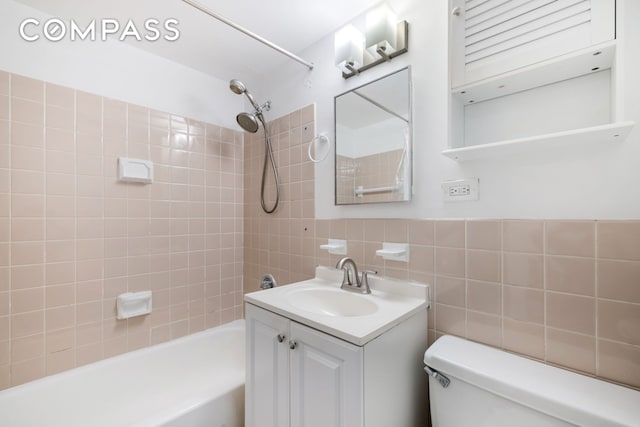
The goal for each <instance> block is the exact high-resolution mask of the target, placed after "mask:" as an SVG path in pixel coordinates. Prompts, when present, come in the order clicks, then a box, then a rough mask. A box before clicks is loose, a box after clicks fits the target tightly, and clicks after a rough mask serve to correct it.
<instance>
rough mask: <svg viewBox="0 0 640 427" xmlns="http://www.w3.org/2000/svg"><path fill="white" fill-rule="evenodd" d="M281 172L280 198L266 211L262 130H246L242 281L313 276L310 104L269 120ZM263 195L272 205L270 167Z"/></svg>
mask: <svg viewBox="0 0 640 427" xmlns="http://www.w3.org/2000/svg"><path fill="white" fill-rule="evenodd" d="M268 128H269V133H270V135H271V141H272V144H273V149H274V155H275V159H276V164H277V167H278V173H279V178H280V204H279V206H278V208H277V210H276V211H275V212H274V213H273V214H271V215H267V214H266V213H264V212H263V211H262V208H261V207H260V188H261V181H262V169H263V162H264V153H265V151H264V146H265V143H264V133H263V129H262V127H261V128H260V131H259V132H258V133H255V134H252V135H251V134H246V135H245V152H244V158H245V182H244V185H245V186H244V201H245V217H244V231H245V235H244V239H245V240H244V246H245V252H244V261H245V263H244V286H245V289H246V290H247V291H251V290H256V289H258V285H259V282H260V277H261V276H262V275H263V274H265V273H271V274H273V275H274V276H275V277H276V280H277V281H279V282H281V283H292V282H295V281H298V280H302V279H304V278H306V277H309V276H310V275H311V276H313V272H314V268H315V265H316V264H315V258H314V256H315V230H314V226H315V220H314V217H315V190H314V166H313V162H311V160H309V158H308V156H307V150H308V144H309V142H310V141H311V140H312V139H313V136H314V135H315V110H314V106H313V105H309V106H307V107H305V108H302V109H300V110H297V111H294V112H292V113H290V114H288V115H286V116H283V117H280V118H278V119H276V120H274V121H272V122H270V123H268ZM267 184H268V185H267V186H266V191H265V196H266V197H265V199H266V204H267V208H271V207H272V206H273V201H274V185H273V175H272V171H271V169H268V170H267Z"/></svg>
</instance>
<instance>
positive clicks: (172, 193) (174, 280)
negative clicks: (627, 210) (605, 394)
mask: <svg viewBox="0 0 640 427" xmlns="http://www.w3.org/2000/svg"><path fill="white" fill-rule="evenodd" d="M269 129H270V132H271V135H272V136H271V138H272V142H273V146H274V151H275V155H276V161H277V164H278V170H279V173H280V179H281V186H280V188H281V202H280V206H279V207H278V209H277V211H276V213H275V214H273V215H267V214H265V213H263V212H262V210H261V208H260V203H259V199H260V180H261V177H262V165H263V155H264V151H263V147H264V134H263V133H262V131H260V132H258V133H257V134H254V135H249V134H246V135H244V136H243V135H242V134H240V133H237V132H234V131H231V130H229V129H222V128H219V127H216V126H213V125H209V124H203V123H198V122H195V121H191V120H188V119H186V118H183V117H178V116H173V115H169V114H166V113H162V112H158V111H153V110H148V109H145V108H142V107H139V106H135V105H131V104H126V103H122V102H119V101H115V100H111V99H107V98H102V97H98V96H95V95H91V94H87V93H83V92H79V91H75V90H72V89H68V88H63V87H59V86H55V85H51V84H47V83H43V82H40V81H35V80H31V79H27V78H24V77H21V76H17V75H10V74H8V73H0V388H6V387H8V386H11V385H16V384H20V383H23V382H26V381H29V380H31V379H35V378H38V377H42V376H44V375H47V374H52V373H56V372H60V371H63V370H66V369H69V368H72V367H74V366H79V365H82V364H85V363H89V362H92V361H95V360H99V359H101V358H104V357H108V356H111V355H115V354H118V353H122V352H125V351H128V350H132V349H136V348H140V347H144V346H147V345H149V344H153V343H158V342H162V341H165V340H168V339H171V338H175V337H179V336H182V335H184V334H187V333H190V332H194V331H198V330H201V329H203V328H206V327H209V326H214V325H217V324H219V323H223V322H227V321H230V320H233V319H235V318H238V317H241V315H242V300H241V297H242V289H243V283H242V282H243V279H244V290H245V292H249V291H253V290H256V289H257V288H258V284H259V278H260V276H261V275H262V274H265V273H272V274H274V275H275V277H276V279H277V280H278V281H279V282H280V283H282V284H284V283H291V282H294V281H298V280H302V279H305V278H309V277H312V276H313V272H314V267H315V266H316V265H335V263H336V262H337V261H338V257H337V256H333V255H329V254H328V253H327V252H326V251H323V250H320V249H319V246H320V245H321V244H323V243H326V241H327V239H328V238H340V239H346V240H347V241H348V246H349V251H348V253H349V255H350V256H351V257H353V258H354V259H355V260H356V262H357V263H358V265H359V266H360V267H361V268H367V269H375V270H377V271H379V274H383V275H387V276H394V277H400V278H408V279H413V280H419V281H423V282H427V283H431V284H432V286H433V291H434V301H433V308H432V309H431V311H430V316H429V339H430V341H431V342H432V341H433V340H434V339H435V338H436V337H437V336H439V335H441V334H445V333H447V334H454V335H459V336H462V337H467V338H469V339H473V340H476V341H479V342H483V343H487V344H490V345H493V346H496V347H499V348H505V349H507V350H510V351H514V352H517V353H521V354H524V355H527V356H529V357H532V358H536V359H539V360H542V361H545V362H547V363H551V364H557V365H560V366H564V367H568V368H570V369H574V370H577V371H580V372H584V373H586V374H588V375H595V376H598V377H601V378H604V379H607V380H612V381H615V382H619V383H622V384H626V385H630V386H632V387H636V388H640V335H639V332H638V331H640V243H639V242H640V221H554V220H547V221H529V220H506V219H496V220H459V221H456V220H426V219H425V220H418V219H416V220H394V219H327V220H325V219H315V218H314V211H315V206H314V175H313V174H314V167H313V163H312V162H311V161H310V160H308V158H307V155H306V153H307V144H308V143H309V142H310V141H311V139H312V137H313V135H314V134H315V123H314V107H313V106H308V107H305V108H303V109H301V110H299V111H295V112H293V113H291V114H289V115H287V116H284V117H281V118H279V119H276V120H274V121H272V122H271V123H269ZM243 138H244V139H245V141H246V143H245V145H244V151H243V145H242V140H243ZM118 156H130V157H137V158H150V159H152V160H153V161H154V162H155V165H156V170H155V173H156V181H155V182H154V184H152V185H150V186H144V185H135V184H121V183H118V182H117V180H116V159H117V157H118ZM243 171H244V173H243ZM267 175H268V184H267V188H266V196H267V197H266V198H267V205H268V206H271V205H272V202H273V190H274V184H273V181H269V180H271V179H272V178H270V173H268V174H267ZM364 209H366V208H364ZM384 241H387V242H408V243H410V245H411V260H410V262H409V263H399V262H393V261H383V260H382V259H381V258H379V257H376V256H375V250H376V249H379V248H380V247H381V244H382V242H384ZM143 289H152V290H153V291H154V313H153V314H151V315H150V316H145V317H141V318H137V319H131V320H128V321H117V320H116V319H115V311H114V307H115V297H116V295H118V294H119V293H122V292H126V291H137V290H143Z"/></svg>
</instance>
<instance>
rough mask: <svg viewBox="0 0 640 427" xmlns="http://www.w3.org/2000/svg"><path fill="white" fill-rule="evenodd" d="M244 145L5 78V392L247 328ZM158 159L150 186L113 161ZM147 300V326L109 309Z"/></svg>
mask: <svg viewBox="0 0 640 427" xmlns="http://www.w3.org/2000/svg"><path fill="white" fill-rule="evenodd" d="M242 140H243V135H242V134H241V133H239V132H235V131H231V130H229V129H223V128H220V127H217V126H213V125H209V124H205V123H200V122H196V121H193V120H189V119H188V118H184V117H180V116H175V115H170V114H167V113H163V112H159V111H154V110H149V109H147V108H144V107H140V106H136V105H131V104H127V103H124V102H120V101H117V100H113V99H108V98H103V97H100V96H96V95H92V94H89V93H84V92H80V91H76V90H73V89H70V88H65V87H60V86H56V85H53V84H49V83H45V82H42V81H38V80H32V79H29V78H25V77H22V76H19V75H15V74H9V73H4V72H0V389H2V388H6V387H9V386H12V385H17V384H21V383H23V382H26V381H29V380H32V379H35V378H39V377H42V376H44V375H49V374H53V373H56V372H60V371H63V370H66V369H70V368H72V367H75V366H79V365H83V364H86V363H89V362H93V361H96V360H99V359H102V358H104V357H108V356H112V355H116V354H119V353H123V352H126V351H129V350H133V349H137V348H141V347H145V346H148V345H150V344H155V343H159V342H162V341H166V340H169V339H172V338H176V337H179V336H182V335H185V334H188V333H192V332H195V331H199V330H202V329H205V328H207V327H210V326H214V325H217V324H220V323H224V322H227V321H230V320H233V319H236V318H239V317H241V316H242V305H241V304H242V302H241V296H242V291H241V289H242V280H241V277H242V256H243V254H242V227H243V224H242V219H241V218H242V217H243V205H242V202H243V199H242V193H243V177H242V171H243V151H242ZM119 156H127V157H134V158H142V159H151V160H153V161H154V164H155V181H154V183H153V184H151V185H142V184H131V183H129V184H125V183H120V182H118V181H117V178H116V172H117V168H116V166H117V157H119ZM147 289H151V290H153V307H154V310H153V313H152V314H151V315H149V316H143V317H138V318H134V319H130V320H116V313H115V299H116V296H117V295H118V294H120V293H123V292H127V291H140V290H147Z"/></svg>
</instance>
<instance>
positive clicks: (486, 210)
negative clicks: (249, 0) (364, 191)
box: [260, 0, 640, 219]
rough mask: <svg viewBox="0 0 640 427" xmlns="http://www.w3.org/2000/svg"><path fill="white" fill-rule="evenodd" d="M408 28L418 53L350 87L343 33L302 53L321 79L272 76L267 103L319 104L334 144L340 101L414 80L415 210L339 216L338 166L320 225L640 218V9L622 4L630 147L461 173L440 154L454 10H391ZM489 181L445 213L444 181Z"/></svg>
mask: <svg viewBox="0 0 640 427" xmlns="http://www.w3.org/2000/svg"><path fill="white" fill-rule="evenodd" d="M390 3H391V5H392V7H393V8H394V9H395V10H396V12H397V13H398V17H399V18H400V19H406V20H407V21H408V22H409V33H410V35H409V38H410V40H409V53H408V54H405V55H402V56H400V57H398V58H395V59H394V60H393V61H391V62H390V63H388V64H384V65H381V66H378V67H376V68H374V69H371V70H368V71H366V72H364V73H363V74H362V75H361V76H358V77H354V78H351V79H349V80H346V81H345V80H343V79H342V77H341V76H340V73H339V71H338V70H337V69H336V68H335V67H334V66H333V30H335V29H328V30H331V33H330V34H329V35H328V36H327V37H326V38H324V39H322V40H320V41H319V42H318V43H317V44H315V45H314V46H312V47H311V48H309V49H307V50H306V51H304V52H300V56H301V57H303V58H305V59H306V60H309V61H312V62H313V63H314V64H315V68H314V70H312V71H308V70H306V69H305V68H304V67H302V66H300V65H299V64H296V63H294V62H287V63H285V64H284V65H283V66H282V67H281V68H279V69H278V70H277V72H274V73H270V74H268V75H265V76H264V80H263V82H262V87H261V88H260V89H261V93H262V94H264V95H265V96H266V97H268V98H270V99H271V101H272V102H273V109H272V110H271V112H270V113H269V114H270V116H272V117H278V116H280V115H283V114H286V113H288V112H290V111H293V110H295V109H297V108H300V107H302V106H304V105H307V104H310V103H314V102H315V103H316V108H317V121H316V123H317V127H318V128H317V129H316V132H329V134H331V135H333V132H334V129H333V128H334V124H333V123H334V121H333V96H334V95H337V94H340V93H343V92H345V91H346V90H349V89H351V88H353V87H357V86H360V85H362V84H364V83H366V82H367V81H370V80H373V79H376V78H378V77H380V76H382V75H385V74H388V73H390V72H391V71H395V70H397V69H400V68H402V67H404V66H406V65H410V66H411V73H412V79H413V101H414V102H413V108H414V110H413V119H414V132H413V136H414V153H415V169H414V182H415V194H414V199H413V200H412V201H411V202H409V203H398V204H383V205H367V206H334V205H333V188H334V178H333V168H334V165H333V159H332V156H330V157H328V158H327V160H325V161H324V162H322V163H320V164H317V165H316V216H317V217H319V218H339V217H352V218H353V217H372V218H373V217H379V218H394V217H397V218H425V217H427V218H428V217H436V218H440V217H499V218H575V219H581V218H591V219H593V218H596V219H607V218H610V219H622V218H639V217H640V188H639V186H638V185H637V184H638V183H640V80H639V79H637V76H638V75H640V27H639V26H638V25H637V22H640V2H638V1H635V0H618V40H619V42H620V44H621V48H620V49H621V51H619V54H621V55H622V60H623V62H624V68H623V71H624V73H623V74H622V76H621V77H622V78H621V80H622V84H623V85H624V93H625V100H624V119H626V120H633V121H636V122H637V123H638V125H637V126H636V127H635V128H634V129H633V131H632V133H631V135H630V136H629V137H628V138H627V140H626V141H625V142H623V143H619V144H605V145H602V146H599V147H591V148H585V149H584V150H581V151H566V150H559V151H558V152H554V153H545V152H541V153H539V155H536V156H529V157H527V158H508V159H499V160H498V159H494V160H482V161H475V162H467V163H457V162H455V161H453V160H450V159H448V158H446V157H444V156H442V155H441V154H440V152H441V151H442V150H444V149H446V148H447V141H448V132H449V130H448V124H447V118H448V113H447V110H448V106H447V105H448V89H447V87H448V71H447V68H448V66H447V61H448V54H447V45H446V40H447V19H448V16H449V15H448V10H447V3H448V2H446V1H444V0H428V1H426V0H395V1H394V0H391V1H390ZM462 177H478V178H479V179H480V200H479V201H477V202H458V203H444V202H443V201H442V197H441V189H440V185H441V183H442V181H444V180H448V179H457V178H462Z"/></svg>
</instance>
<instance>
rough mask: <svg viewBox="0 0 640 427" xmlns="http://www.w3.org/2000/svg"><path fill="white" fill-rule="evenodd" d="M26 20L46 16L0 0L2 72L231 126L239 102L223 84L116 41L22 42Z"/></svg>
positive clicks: (0, 56)
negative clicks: (23, 22) (19, 30)
mask: <svg viewBox="0 0 640 427" xmlns="http://www.w3.org/2000/svg"><path fill="white" fill-rule="evenodd" d="M26 18H36V19H40V20H41V22H42V21H44V20H46V19H47V18H49V16H48V15H46V14H44V13H42V12H40V11H38V10H36V9H33V8H30V7H27V6H25V5H23V4H20V3H17V2H14V1H13V0H2V1H0V40H2V42H1V43H0V69H1V70H5V71H9V72H12V73H16V74H21V75H25V76H28V77H32V78H35V79H40V80H44V81H48V82H52V83H56V84H59V85H63V86H68V87H73V88H75V89H80V90H84V91H87V92H91V93H95V94H98V95H102V96H106V97H109V98H115V99H120V100H123V101H127V102H130V103H134V104H138V105H143V106H146V107H150V108H154V109H157V110H161V111H166V112H170V113H174V114H179V115H183V116H186V117H189V118H194V119H198V120H202V121H205V122H208V123H214V124H217V125H222V126H226V127H236V124H235V120H234V117H235V114H236V113H237V111H239V110H241V109H242V108H243V106H244V103H243V100H242V99H241V97H239V96H237V95H234V94H233V93H231V92H230V91H229V89H228V82H226V81H222V80H219V79H216V78H213V77H211V76H209V75H206V74H204V73H202V72H199V71H196V70H193V69H191V68H188V67H185V66H183V65H180V64H177V63H175V62H172V61H169V60H167V59H165V58H162V57H160V56H157V55H153V54H150V53H147V52H145V51H143V50H141V49H137V48H135V47H133V46H130V45H128V44H126V43H124V42H119V41H116V40H108V41H106V42H103V41H89V40H85V41H75V42H71V41H69V40H67V39H65V40H62V41H60V42H50V41H48V40H46V39H43V38H41V39H40V40H38V41H36V42H26V41H24V40H23V39H22V38H20V35H19V32H18V28H19V25H20V23H21V22H22V21H23V20H24V19H26ZM146 43H149V42H146ZM203 54H204V52H203Z"/></svg>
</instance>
